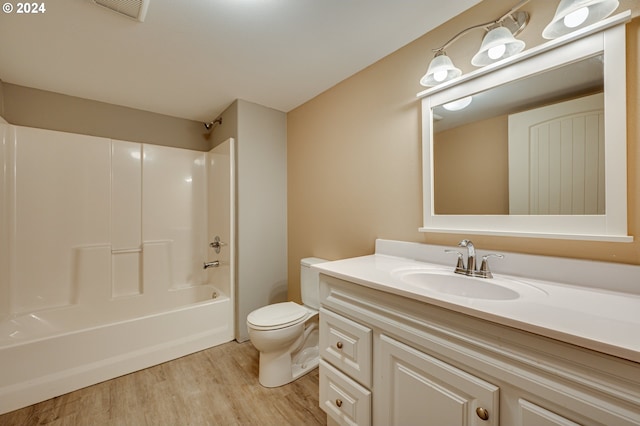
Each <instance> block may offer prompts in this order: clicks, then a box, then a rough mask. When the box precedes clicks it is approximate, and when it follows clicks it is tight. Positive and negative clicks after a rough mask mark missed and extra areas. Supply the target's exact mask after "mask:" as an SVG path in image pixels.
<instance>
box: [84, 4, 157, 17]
mask: <svg viewBox="0 0 640 426" xmlns="http://www.w3.org/2000/svg"><path fill="white" fill-rule="evenodd" d="M91 1H93V2H94V3H95V4H97V5H99V6H103V7H106V8H107V9H109V10H113V11H114V12H117V13H119V14H121V15H124V16H127V17H129V18H133V19H135V20H137V21H140V22H144V18H145V16H146V15H147V8H148V7H149V2H150V1H151V0H91Z"/></svg>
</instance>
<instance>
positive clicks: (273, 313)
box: [247, 302, 310, 330]
mask: <svg viewBox="0 0 640 426" xmlns="http://www.w3.org/2000/svg"><path fill="white" fill-rule="evenodd" d="M309 314H310V312H309V310H307V309H306V308H305V307H304V306H301V305H299V304H297V303H295V302H282V303H275V304H273V305H267V306H264V307H262V308H259V309H256V310H255V311H253V312H251V313H250V314H249V315H248V316H247V323H248V324H249V326H250V327H251V328H253V329H254V330H275V329H279V328H284V327H289V326H291V325H295V324H298V323H301V322H304V321H305V320H306V319H307V318H308V317H309Z"/></svg>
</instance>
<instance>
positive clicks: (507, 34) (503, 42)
mask: <svg viewBox="0 0 640 426" xmlns="http://www.w3.org/2000/svg"><path fill="white" fill-rule="evenodd" d="M501 46H504V50H502V47H501ZM523 49H524V41H522V40H518V39H516V38H515V37H514V36H513V34H512V33H511V31H509V29H508V28H506V27H496V28H494V29H492V30H491V31H489V32H488V33H487V35H486V36H484V39H483V40H482V45H480V50H478V53H476V54H475V55H473V58H472V59H471V63H472V64H473V65H475V66H476V67H483V66H485V65H489V64H491V63H493V62H496V61H499V60H500V59H504V58H508V57H509V56H513V55H515V54H516V53H520V52H522V50H523ZM494 52H500V53H501V54H500V55H498V56H497V57H496V56H495V55H494Z"/></svg>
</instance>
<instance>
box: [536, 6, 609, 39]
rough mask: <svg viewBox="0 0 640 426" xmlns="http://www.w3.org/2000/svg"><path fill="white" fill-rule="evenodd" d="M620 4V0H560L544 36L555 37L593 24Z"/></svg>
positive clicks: (543, 32)
mask: <svg viewBox="0 0 640 426" xmlns="http://www.w3.org/2000/svg"><path fill="white" fill-rule="evenodd" d="M619 5H620V2H619V1H618V0H560V4H558V8H557V9H556V14H555V15H554V16H553V19H552V20H551V22H549V24H548V25H547V26H546V27H545V29H544V31H542V37H544V38H546V39H554V38H557V37H560V36H563V35H565V34H569V33H570V32H573V31H575V30H577V29H580V28H582V27H586V26H587V25H591V24H593V23H595V22H598V21H600V20H601V19H604V18H606V17H607V16H609V15H611V14H612V13H613V12H614V11H615V10H616V9H617V8H618V6H619Z"/></svg>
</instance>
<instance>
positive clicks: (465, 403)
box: [320, 274, 640, 426]
mask: <svg viewBox="0 0 640 426" xmlns="http://www.w3.org/2000/svg"><path fill="white" fill-rule="evenodd" d="M320 277H321V280H320V281H321V284H320V292H321V293H320V296H321V305H322V307H321V310H320V355H321V363H320V405H321V407H322V409H323V410H324V411H325V412H326V413H327V419H328V424H330V425H333V424H340V425H375V426H386V425H417V424H421V425H435V426H440V425H456V426H457V425H475V426H485V425H486V426H489V425H491V426H498V425H508V426H517V425H522V426H551V425H565V426H567V425H608V426H610V425H616V426H623V425H640V365H638V364H637V363H635V362H632V361H628V360H624V359H621V358H616V357H613V356H609V355H606V354H603V353H599V352H594V351H591V350H588V349H585V348H580V347H577V346H573V345H569V344H566V343H563V342H560V341H557V340H554V339H550V338H547V337H543V336H540V335H536V334H533V333H529V332H525V331H521V330H518V329H516V328H511V327H507V326H503V325H500V324H497V323H493V322H490V321H486V320H482V319H478V318H475V317H473V316H470V315H466V314H462V313H457V312H454V311H452V310H449V309H444V308H441V307H438V306H435V305H431V304H429V303H424V302H420V301H416V300H413V299H411V298H410V297H403V296H400V295H396V294H390V293H386V292H383V291H380V290H376V289H373V288H369V287H366V286H363V285H360V284H356V283H352V282H349V281H345V280H341V279H338V278H335V277H332V276H329V275H325V274H321V276H320Z"/></svg>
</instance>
